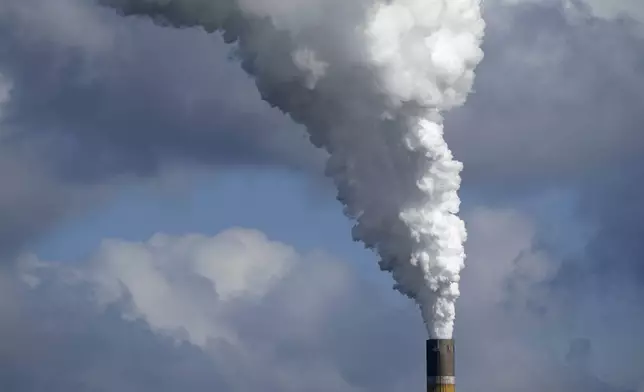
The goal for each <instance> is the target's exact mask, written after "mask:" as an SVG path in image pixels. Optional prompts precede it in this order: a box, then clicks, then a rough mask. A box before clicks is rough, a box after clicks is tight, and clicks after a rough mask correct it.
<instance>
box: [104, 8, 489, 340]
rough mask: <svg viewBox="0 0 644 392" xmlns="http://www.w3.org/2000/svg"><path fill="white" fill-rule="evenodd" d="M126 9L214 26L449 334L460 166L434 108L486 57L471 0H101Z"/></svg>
mask: <svg viewBox="0 0 644 392" xmlns="http://www.w3.org/2000/svg"><path fill="white" fill-rule="evenodd" d="M100 1H102V2H103V3H104V4H106V5H109V6H112V7H114V8H116V9H117V10H119V11H120V12H121V13H123V14H125V15H142V16H147V17H151V18H152V19H153V20H154V21H155V22H156V23H159V24H165V25H172V26H175V27H191V26H198V27H202V28H204V29H205V30H206V31H208V32H214V31H220V32H221V33H222V34H223V38H224V40H226V42H229V43H235V49H234V53H235V55H236V57H237V58H238V59H239V60H240V61H241V65H242V67H243V68H244V69H245V70H246V71H247V72H248V73H249V74H250V75H252V76H253V77H254V78H255V80H256V83H257V86H258V89H259V91H260V93H261V95H262V98H263V99H264V100H266V101H267V102H268V103H270V104H271V105H273V106H275V107H278V108H279V109H281V110H282V111H283V112H285V113H287V114H288V115H290V116H291V117H292V119H293V120H294V121H296V122H298V123H301V124H303V125H305V126H306V128H307V129H308V132H309V134H310V138H311V141H312V142H313V143H314V144H315V145H316V146H318V147H322V148H324V149H326V150H327V151H328V152H329V154H330V158H329V160H328V164H327V168H326V173H327V175H328V176H330V177H331V178H332V179H333V180H334V182H335V184H336V186H337V189H338V199H339V200H340V201H341V202H342V203H343V204H344V211H345V213H346V215H347V216H348V217H350V218H352V219H354V220H355V222H356V224H355V227H354V229H353V237H354V239H355V240H359V241H362V242H363V243H364V244H365V246H366V247H368V248H370V249H373V250H375V251H377V253H378V254H379V256H380V259H381V261H380V266H381V268H382V269H383V270H386V271H390V272H391V273H392V274H393V277H394V279H395V281H396V288H397V289H398V290H400V291H401V292H402V293H404V294H406V295H408V296H409V297H411V298H413V299H415V300H416V302H417V303H418V304H419V305H420V308H421V311H422V314H423V318H424V319H425V322H426V324H427V327H428V331H429V333H430V335H431V336H433V337H438V338H447V337H451V334H452V330H453V325H454V313H455V306H454V305H455V300H456V298H457V297H458V295H459V290H458V282H459V274H460V271H461V270H462V268H463V266H464V259H465V253H464V250H463V242H464V241H465V239H466V231H465V227H464V224H463V222H462V221H461V220H460V219H459V218H458V217H457V216H456V214H457V213H458V211H459V204H460V200H459V198H458V195H457V191H458V189H459V186H460V182H461V179H460V171H461V169H462V165H461V163H460V162H458V161H455V160H454V159H453V157H452V153H451V151H450V150H449V148H448V146H447V144H446V143H445V140H444V139H443V125H442V117H441V112H442V111H445V110H448V109H450V108H452V107H455V106H457V105H460V104H462V103H463V102H464V101H465V98H466V96H467V94H468V93H469V91H470V89H471V86H472V83H473V79H474V72H473V70H474V68H475V67H476V65H477V64H478V63H479V62H480V60H481V59H482V57H483V53H482V51H481V49H480V43H481V39H482V36H483V30H484V22H483V20H482V19H481V14H480V4H479V3H480V0H388V1H385V0H352V1H347V0H299V1H296V0H262V1H258V0H100Z"/></svg>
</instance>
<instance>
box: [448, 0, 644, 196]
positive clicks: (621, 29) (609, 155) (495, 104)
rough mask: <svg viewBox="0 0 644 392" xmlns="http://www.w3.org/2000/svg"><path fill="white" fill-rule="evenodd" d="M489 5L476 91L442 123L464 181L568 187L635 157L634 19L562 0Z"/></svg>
mask: <svg viewBox="0 0 644 392" xmlns="http://www.w3.org/2000/svg"><path fill="white" fill-rule="evenodd" d="M485 11H486V12H485V17H486V21H487V23H488V29H487V34H486V38H485V42H484V51H485V56H486V57H485V59H484V61H483V62H482V63H481V65H480V67H479V68H478V69H477V79H476V83H475V93H474V94H472V95H471V97H470V98H469V100H468V102H467V104H466V105H465V106H464V107H462V108H461V109H459V110H457V111H455V112H453V113H452V114H451V115H450V116H449V121H448V131H447V132H448V133H447V137H448V138H449V139H450V140H449V141H450V142H451V145H452V147H453V149H454V150H455V153H456V154H457V156H459V157H460V158H462V159H463V160H464V162H465V171H466V173H465V174H466V178H465V184H470V186H491V187H498V186H499V184H503V185H507V186H505V187H504V189H506V188H510V187H527V186H529V187H532V188H533V190H534V188H537V189H538V188H540V187H543V186H544V183H545V185H553V184H554V185H557V186H566V185H569V184H571V183H578V182H579V181H580V180H587V179H591V178H596V177H597V176H605V175H607V173H608V170H614V169H615V168H616V167H617V165H618V164H619V162H621V161H624V160H627V159H632V158H634V157H637V156H639V155H640V154H641V152H642V146H644V140H643V139H642V137H643V133H642V132H641V126H640V124H641V123H642V120H644V119H643V118H642V116H643V115H642V113H644V110H643V109H644V97H643V96H642V94H644V93H643V91H644V88H642V87H643V83H644V77H643V76H644V40H643V39H642V38H641V37H642V36H641V35H640V34H638V33H637V31H638V30H636V29H635V28H634V26H633V23H635V22H631V23H629V21H627V20H616V21H614V20H604V19H599V18H597V17H594V16H592V15H591V14H590V13H589V12H588V11H587V10H586V9H585V8H584V7H579V8H576V7H574V6H568V7H566V6H565V5H564V2H561V1H558V0H556V1H554V0H553V1H545V2H526V3H523V2H519V3H518V4H517V5H514V6H502V5H499V4H498V3H497V2H489V3H487V6H486V9H485ZM473 184H475V185H473Z"/></svg>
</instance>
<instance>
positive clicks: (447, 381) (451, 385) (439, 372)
mask: <svg viewBox="0 0 644 392" xmlns="http://www.w3.org/2000/svg"><path fill="white" fill-rule="evenodd" d="M454 365H455V362H454V339H428V340H427V392H454V391H455V388H456V386H455V381H456V377H454V367H455V366H454Z"/></svg>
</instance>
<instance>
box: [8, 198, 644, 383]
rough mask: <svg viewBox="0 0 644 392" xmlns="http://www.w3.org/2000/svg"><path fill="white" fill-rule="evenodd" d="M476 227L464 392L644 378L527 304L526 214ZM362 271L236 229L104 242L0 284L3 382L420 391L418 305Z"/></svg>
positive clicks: (534, 266) (459, 330)
mask: <svg viewBox="0 0 644 392" xmlns="http://www.w3.org/2000/svg"><path fill="white" fill-rule="evenodd" d="M465 218H466V219H467V222H468V224H469V227H470V229H471V230H470V234H471V241H470V242H468V251H470V252H471V254H472V258H471V268H468V269H466V270H465V271H464V277H463V291H464V294H467V295H464V296H463V298H462V300H461V301H459V312H460V315H461V316H460V317H461V318H462V320H463V321H464V322H462V323H458V324H457V327H456V337H457V341H458V345H457V350H458V358H459V380H460V381H459V385H460V388H461V389H463V390H477V389H479V388H484V389H494V390H499V391H502V392H511V391H517V390H521V391H526V392H537V391H542V390H544V389H547V390H550V391H555V392H559V391H561V392H563V391H573V392H581V391H584V392H587V391H600V390H603V391H609V392H618V391H622V389H619V388H616V387H614V386H611V384H609V383H607V382H606V381H601V380H600V378H598V374H601V371H602V370H606V369H610V370H609V373H608V374H602V375H601V376H602V378H604V379H606V378H608V379H610V378H611V377H612V378H617V377H618V376H623V374H624V373H623V372H628V373H630V376H629V377H636V376H637V375H638V374H641V373H639V372H638V369H637V366H636V363H635V362H628V361H627V362H625V363H620V365H621V366H622V369H621V372H622V373H620V371H619V370H617V369H613V368H611V367H610V366H606V365H609V364H608V362H611V361H612V359H611V358H612V357H607V356H605V355H604V354H605V352H604V350H605V348H603V347H602V344H601V339H602V338H603V336H604V335H602V334H599V333H589V334H587V335H585V336H584V337H585V338H587V339H588V340H589V341H590V345H589V344H588V340H584V339H578V338H577V336H574V335H567V331H565V329H566V328H565V326H563V325H561V323H560V322H558V321H557V320H549V319H543V318H539V317H535V316H534V314H532V313H531V312H530V311H527V310H526V308H524V307H523V306H515V305H519V304H520V303H521V302H522V301H526V300H529V299H531V298H532V296H533V294H532V290H531V289H530V288H531V286H533V285H535V284H539V283H540V282H543V281H544V280H546V278H547V277H548V276H550V275H551V271H552V268H551V267H552V266H551V263H552V260H548V258H547V255H546V254H541V253H538V252H534V251H532V242H533V241H534V238H535V234H536V231H535V230H536V229H535V227H534V225H533V222H532V221H531V220H530V219H529V217H527V216H525V215H522V214H520V213H519V212H517V211H513V210H489V209H479V210H477V211H475V212H473V213H471V214H469V215H467V216H466V217H465ZM350 265H351V264H350V263H346V262H342V261H339V260H336V259H334V258H333V257H332V256H329V255H328V254H325V253H323V252H320V251H314V252H312V253H307V254H303V253H301V252H298V251H297V250H295V249H293V248H292V247H290V246H288V245H286V244H283V243H279V242H275V241H272V240H270V239H269V238H267V236H266V235H265V234H263V233H261V232H258V231H255V230H248V229H239V228H237V229H231V230H227V231H224V232H222V233H219V234H217V235H215V236H212V237H209V236H203V235H186V236H179V237H173V236H168V235H161V234H158V235H155V236H154V237H152V238H151V239H149V240H147V241H145V242H138V243H134V242H127V241H123V240H106V241H105V242H104V243H103V244H102V245H101V247H100V248H99V249H97V250H96V251H95V252H94V253H93V255H91V256H90V257H89V260H87V261H85V262H83V263H79V264H76V263H74V264H71V263H52V262H43V261H40V260H38V259H36V258H34V257H27V256H25V258H23V259H22V260H21V263H19V268H20V269H19V270H18V271H15V272H13V273H9V272H6V271H3V273H2V274H0V276H1V277H2V278H3V279H4V278H9V279H10V280H9V282H10V284H3V285H0V287H1V288H2V290H3V294H10V295H7V296H4V295H3V296H2V297H1V298H2V300H1V301H0V312H1V313H0V315H1V316H2V317H0V330H2V331H3V336H11V337H12V339H10V340H6V339H5V340H3V343H2V344H0V364H2V365H3V366H2V367H0V383H1V384H2V385H3V387H5V390H8V391H14V390H16V391H17V390H20V391H22V392H30V391H37V390H41V389H42V388H43V387H44V386H48V390H52V391H55V392H57V391H63V390H68V389H69V388H70V387H75V388H77V390H92V389H98V390H110V389H113V388H119V390H124V391H135V390H148V389H151V388H152V389H155V390H159V391H166V390H167V391H171V390H176V389H182V388H183V389H185V388H190V389H191V390H194V391H202V390H203V391H206V390H212V389H213V388H223V389H226V390H230V391H247V390H253V389H258V388H261V389H262V390H266V391H300V390H304V389H306V390H313V391H337V392H343V391H358V390H364V389H369V390H374V391H401V392H402V391H408V390H414V389H416V390H418V389H422V388H423V386H424V379H423V375H424V372H423V354H424V353H423V345H422V344H419V343H418V342H422V340H423V333H424V332H423V330H422V328H421V327H420V326H419V325H418V323H417V319H418V316H417V315H416V313H415V311H414V309H413V306H412V305H411V304H408V303H407V302H406V301H400V300H399V299H398V298H396V297H383V296H382V294H383V293H386V291H383V290H382V287H379V285H376V284H374V283H371V282H369V281H367V280H365V279H364V278H363V277H361V276H360V273H359V271H356V270H354V269H352V268H351V267H350ZM517 276H521V277H522V278H521V279H517ZM3 283H4V281H3ZM509 284H512V287H510V286H509ZM634 303H637V302H636V301H635V302H634ZM586 316H588V315H586ZM544 331H546V333H547V334H556V335H557V336H558V338H557V339H561V340H562V344H560V345H559V343H558V341H557V344H558V345H559V347H560V348H561V350H559V351H557V350H552V349H551V348H550V347H548V345H544V341H550V342H552V341H553V340H552V338H549V339H544ZM631 335H636V333H632V334H631ZM569 336H570V337H569ZM539 337H540V338H539ZM555 340H556V339H555ZM9 343H11V344H9ZM629 364H630V365H629ZM499 369H503V371H499ZM598 370H599V372H598ZM639 381H641V380H637V382H639ZM637 382H635V383H629V384H630V385H629V387H630V389H628V388H625V389H623V390H624V391H626V392H632V391H634V390H635V386H636V385H637ZM618 384H619V383H618ZM65 388H67V389H65Z"/></svg>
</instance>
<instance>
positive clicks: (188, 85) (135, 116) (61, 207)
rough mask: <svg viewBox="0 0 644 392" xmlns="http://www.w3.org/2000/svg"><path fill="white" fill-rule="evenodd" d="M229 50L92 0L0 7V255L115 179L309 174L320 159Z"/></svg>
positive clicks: (10, 1) (33, 0) (3, 2)
mask: <svg viewBox="0 0 644 392" xmlns="http://www.w3.org/2000/svg"><path fill="white" fill-rule="evenodd" d="M229 50H230V49H229V48H227V47H225V46H224V44H223V42H222V41H221V39H220V38H219V37H218V36H215V35H211V36H209V35H206V34H205V33H204V32H202V31H197V30H196V29H195V30H184V31H173V30H169V29H163V28H159V27H157V26H154V25H153V24H152V23H151V22H149V21H146V20H135V19H124V18H121V17H119V16H118V15H116V14H115V13H114V12H112V11H111V10H108V9H103V8H100V7H98V6H96V5H95V4H94V3H92V2H85V1H77V0H58V1H54V2H51V1H41V0H27V1H22V0H20V1H14V0H0V75H1V76H0V148H1V151H2V159H0V174H2V177H1V178H2V180H3V184H2V186H0V218H2V219H0V253H2V254H5V255H6V254H8V253H12V252H14V251H15V250H16V249H19V248H20V247H21V246H22V245H24V243H25V241H28V240H30V239H33V238H34V237H35V236H36V235H38V234H40V233H42V232H43V231H44V230H46V229H47V228H48V227H50V225H51V224H53V223H55V222H56V221H57V220H58V219H59V218H61V217H64V216H66V215H67V214H69V213H70V212H73V211H74V209H75V208H76V207H78V201H80V200H82V201H83V202H90V201H92V202H96V200H93V199H94V198H96V197H103V196H104V195H105V194H106V192H107V193H109V191H108V190H107V189H98V190H97V188H109V187H110V186H112V184H113V183H114V182H115V181H116V180H117V179H118V180H119V181H120V180H121V179H122V178H123V177H130V178H131V177H132V176H133V175H134V176H138V177H154V176H156V175H160V173H162V172H163V169H164V168H166V167H168V166H174V165H177V164H199V165H202V166H207V167H218V166H222V165H263V166H269V165H282V166H284V165H286V166H288V167H291V168H295V169H298V170H306V171H310V170H313V171H315V170H317V168H318V167H319V163H320V161H321V158H322V155H321V154H319V155H316V150H315V149H313V147H311V146H310V145H309V143H308V140H307V139H306V138H305V137H304V136H303V135H304V134H303V132H302V130H301V129H299V128H298V127H297V126H295V125H294V124H293V123H292V122H290V121H289V119H288V118H286V117H285V116H283V115H282V114H281V113H279V112H278V111H276V110H273V109H271V108H269V107H268V105H266V104H265V103H263V102H262V101H261V100H260V99H259V94H258V93H257V92H256V89H255V87H254V83H253V82H252V81H251V80H249V78H248V77H247V76H246V75H245V74H244V73H243V71H242V70H241V69H240V67H239V66H238V65H237V64H236V63H235V62H234V61H231V60H229V58H228V53H229ZM106 184H109V185H106ZM94 193H98V194H99V195H94V196H91V197H89V196H88V194H94Z"/></svg>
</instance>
